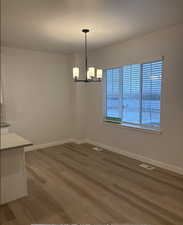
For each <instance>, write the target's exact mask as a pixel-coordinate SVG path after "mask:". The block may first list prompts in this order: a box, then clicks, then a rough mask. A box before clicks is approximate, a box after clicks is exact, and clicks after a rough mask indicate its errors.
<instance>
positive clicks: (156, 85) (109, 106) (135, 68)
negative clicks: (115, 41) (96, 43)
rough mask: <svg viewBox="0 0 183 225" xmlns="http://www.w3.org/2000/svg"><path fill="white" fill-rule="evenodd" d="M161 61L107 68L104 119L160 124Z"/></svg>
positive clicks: (130, 122)
mask: <svg viewBox="0 0 183 225" xmlns="http://www.w3.org/2000/svg"><path fill="white" fill-rule="evenodd" d="M162 71H163V60H159V61H154V62H149V63H143V64H133V65H128V66H123V67H120V68H114V69H107V70H106V120H107V121H112V122H114V121H117V122H118V123H129V124H138V125H142V126H150V127H160V96H161V80H162Z"/></svg>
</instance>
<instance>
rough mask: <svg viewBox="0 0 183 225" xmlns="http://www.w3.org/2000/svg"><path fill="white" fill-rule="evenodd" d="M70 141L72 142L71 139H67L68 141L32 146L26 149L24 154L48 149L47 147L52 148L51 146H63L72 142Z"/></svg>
mask: <svg viewBox="0 0 183 225" xmlns="http://www.w3.org/2000/svg"><path fill="white" fill-rule="evenodd" d="M72 141H73V139H70V138H69V139H65V140H61V141H54V142H49V143H45V144H38V145H33V146H30V147H26V148H25V152H29V151H35V150H38V149H44V148H49V147H53V146H57V145H63V144H65V143H68V142H72Z"/></svg>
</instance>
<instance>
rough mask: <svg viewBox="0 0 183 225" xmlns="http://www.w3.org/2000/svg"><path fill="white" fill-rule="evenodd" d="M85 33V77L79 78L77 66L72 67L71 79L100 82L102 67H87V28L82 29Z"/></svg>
mask: <svg viewBox="0 0 183 225" xmlns="http://www.w3.org/2000/svg"><path fill="white" fill-rule="evenodd" d="M82 32H83V33H84V34H85V76H86V77H85V79H83V80H80V79H79V67H74V68H73V79H74V81H75V82H101V80H102V75H103V71H102V69H95V68H94V67H88V49H87V33H89V32H90V30H89V29H83V30H82Z"/></svg>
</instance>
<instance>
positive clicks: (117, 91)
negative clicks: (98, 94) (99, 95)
mask: <svg viewBox="0 0 183 225" xmlns="http://www.w3.org/2000/svg"><path fill="white" fill-rule="evenodd" d="M121 78H122V68H115V69H109V70H107V71H106V109H107V110H106V119H107V120H110V121H111V122H120V121H121V106H122V104H121V100H122V98H121V88H122V83H121Z"/></svg>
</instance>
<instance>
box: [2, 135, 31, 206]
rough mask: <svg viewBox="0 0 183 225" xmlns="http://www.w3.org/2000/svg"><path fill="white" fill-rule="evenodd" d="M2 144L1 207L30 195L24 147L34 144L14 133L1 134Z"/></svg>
mask: <svg viewBox="0 0 183 225" xmlns="http://www.w3.org/2000/svg"><path fill="white" fill-rule="evenodd" d="M0 144H1V145H0V178H1V180H0V185H1V187H0V192H1V193H0V196H1V198H0V205H3V204H6V203H8V202H11V201H14V200H17V199H19V198H23V197H25V196H27V195H28V190H27V175H26V168H25V153H24V147H26V146H29V145H32V144H31V142H30V141H27V140H26V139H24V138H23V137H21V136H19V135H17V134H14V133H7V134H1V143H0Z"/></svg>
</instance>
